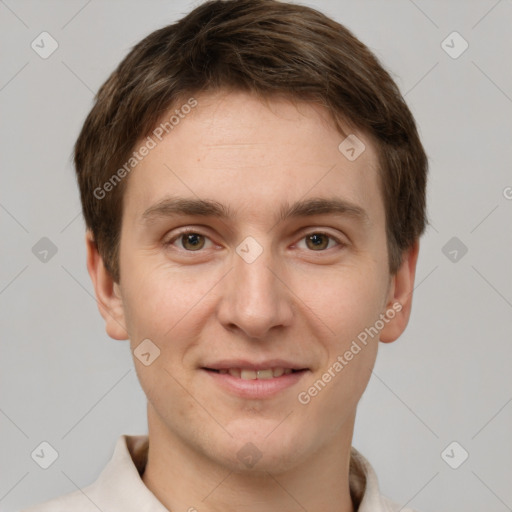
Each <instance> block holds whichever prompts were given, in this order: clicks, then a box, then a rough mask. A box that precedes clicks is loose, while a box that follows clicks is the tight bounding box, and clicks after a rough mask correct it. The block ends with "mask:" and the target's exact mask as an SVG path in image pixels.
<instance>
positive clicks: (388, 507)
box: [380, 494, 416, 512]
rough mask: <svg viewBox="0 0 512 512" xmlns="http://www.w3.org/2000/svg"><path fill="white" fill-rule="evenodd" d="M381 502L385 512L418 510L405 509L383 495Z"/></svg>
mask: <svg viewBox="0 0 512 512" xmlns="http://www.w3.org/2000/svg"><path fill="white" fill-rule="evenodd" d="M380 500H381V503H382V510H383V512H384V511H385V512H416V510H413V509H412V508H408V507H403V506H402V505H399V504H398V503H395V502H394V501H392V500H390V499H389V498H388V497H386V496H384V495H383V494H381V495H380Z"/></svg>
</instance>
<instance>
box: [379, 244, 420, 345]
mask: <svg viewBox="0 0 512 512" xmlns="http://www.w3.org/2000/svg"><path fill="white" fill-rule="evenodd" d="M418 253H419V240H416V242H415V243H414V244H413V245H412V246H411V248H410V249H408V250H407V251H405V252H404V253H403V257H402V264H401V265H400V268H399V269H398V271H397V273H396V274H395V275H394V276H393V277H392V278H391V283H390V287H389V294H388V298H387V303H386V310H385V312H384V314H385V315H386V318H387V319H388V321H387V322H386V323H385V326H384V328H383V329H382V330H381V332H380V337H379V339H380V341H382V342H383V343H391V342H392V341H395V340H396V339H398V338H399V337H400V335H401V334H402V333H403V332H404V331H405V328H406V327H407V324H408V323H409V317H410V315H411V307H412V296H413V291H414V277H415V275H416V263H417V261H418Z"/></svg>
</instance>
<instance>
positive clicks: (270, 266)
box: [217, 250, 293, 339]
mask: <svg viewBox="0 0 512 512" xmlns="http://www.w3.org/2000/svg"><path fill="white" fill-rule="evenodd" d="M225 279H226V280H227V281H226V282H225V284H224V288H223V293H222V297H221V301H220V304H219V307H218V312H217V315H218V319H219V321H220V323H221V324H222V325H223V326H224V327H225V328H226V329H228V330H230V331H236V330H239V331H241V332H243V333H244V334H245V335H246V336H247V337H249V338H253V339H264V338H266V337H268V336H269V333H270V331H271V330H274V331H275V330H276V329H277V328H279V327H281V328H282V327H286V326H289V325H290V324H291V321H292V318H293V307H292V303H293V293H292V292H291V291H290V289H289V288H288V287H287V286H286V284H285V283H286V276H285V275H284V271H283V267H282V265H280V264H279V262H278V261H277V260H276V259H275V258H273V256H272V255H271V252H270V250H268V251H267V250H264V251H263V252H262V253H261V254H260V255H259V256H258V257H257V258H256V259H255V260H254V261H252V262H251V260H250V259H244V258H243V257H241V256H239V254H237V253H235V254H234V255H233V268H232V270H231V271H230V272H229V273H228V274H227V275H226V278H225Z"/></svg>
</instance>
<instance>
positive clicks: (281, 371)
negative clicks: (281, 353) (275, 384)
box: [203, 367, 306, 380]
mask: <svg viewBox="0 0 512 512" xmlns="http://www.w3.org/2000/svg"><path fill="white" fill-rule="evenodd" d="M203 370H207V371H210V372H215V373H218V374H220V375H231V377H235V378H237V379H242V380H269V379H276V378H278V377H281V376H282V375H290V374H291V373H298V372H303V371H306V369H305V368H303V369H300V370H295V369H293V368H283V367H277V368H265V369H262V370H253V369H251V368H219V369H215V368H203Z"/></svg>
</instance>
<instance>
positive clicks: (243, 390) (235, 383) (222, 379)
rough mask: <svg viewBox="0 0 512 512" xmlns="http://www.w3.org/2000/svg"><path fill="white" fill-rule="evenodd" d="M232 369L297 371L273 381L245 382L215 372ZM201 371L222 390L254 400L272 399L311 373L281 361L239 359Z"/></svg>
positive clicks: (218, 363)
mask: <svg viewBox="0 0 512 512" xmlns="http://www.w3.org/2000/svg"><path fill="white" fill-rule="evenodd" d="M230 368H244V369H249V370H254V371H257V370H265V369H268V368H285V369H286V368H289V369H292V370H295V371H294V372H292V373H288V374H283V375H281V376H279V377H272V378H271V379H254V380H244V379H241V378H239V377H234V376H232V375H230V374H229V373H218V372H217V371H214V370H227V369H230ZM200 370H201V371H202V372H203V373H204V374H205V375H207V376H208V377H209V378H210V379H211V380H212V381H213V382H214V383H215V385H217V386H219V387H220V388H221V389H223V390H225V391H227V392H228V393H230V394H233V395H235V396H238V397H240V398H245V399H252V400H263V399H268V398H272V397H274V396H276V395H278V394H279V393H281V392H283V391H285V390H286V389H288V388H290V387H292V386H294V385H295V384H297V383H298V382H299V381H300V380H301V379H302V378H303V377H304V375H305V374H306V373H308V372H309V370H308V369H307V368H304V367H301V366H300V365H295V364H292V363H290V362H286V361H283V360H280V359H273V360H267V361H263V362H258V363H254V362H253V363H250V362H249V361H243V360H239V359H237V360H229V361H219V362H217V363H214V364H212V365H207V366H204V367H202V368H200Z"/></svg>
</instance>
